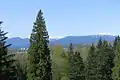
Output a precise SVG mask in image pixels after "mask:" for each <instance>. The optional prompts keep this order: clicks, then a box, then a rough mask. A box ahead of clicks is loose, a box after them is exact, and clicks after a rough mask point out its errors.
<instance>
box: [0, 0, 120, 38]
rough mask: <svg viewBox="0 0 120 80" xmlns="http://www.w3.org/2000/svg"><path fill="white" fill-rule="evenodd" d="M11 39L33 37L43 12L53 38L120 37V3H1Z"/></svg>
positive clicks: (35, 0) (1, 17) (29, 0)
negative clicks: (39, 12)
mask: <svg viewBox="0 0 120 80" xmlns="http://www.w3.org/2000/svg"><path fill="white" fill-rule="evenodd" d="M0 1H1V2H0V20H2V21H4V23H3V25H2V26H3V29H4V30H5V31H7V32H9V37H16V36H18V37H19V36H20V37H29V35H30V33H31V31H32V26H33V22H34V21H35V18H36V15H37V12H38V11H39V9H42V10H43V12H44V17H45V19H46V25H47V30H48V31H49V35H50V36H51V37H61V36H68V35H71V34H72V35H75V36H79V35H88V34H89V35H92V34H98V33H107V34H108V33H109V34H120V0H0Z"/></svg>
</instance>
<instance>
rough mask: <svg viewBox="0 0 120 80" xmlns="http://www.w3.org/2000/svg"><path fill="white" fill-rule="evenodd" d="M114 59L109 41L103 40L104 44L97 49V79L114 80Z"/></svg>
mask: <svg viewBox="0 0 120 80" xmlns="http://www.w3.org/2000/svg"><path fill="white" fill-rule="evenodd" d="M113 59H114V52H113V48H112V47H111V46H110V45H109V44H108V42H107V41H103V42H102V45H101V46H100V47H98V49H97V59H96V61H97V70H96V72H97V74H96V77H97V80H112V77H111V75H112V67H113V66H114V63H113Z"/></svg>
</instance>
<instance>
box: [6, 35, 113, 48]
mask: <svg viewBox="0 0 120 80" xmlns="http://www.w3.org/2000/svg"><path fill="white" fill-rule="evenodd" d="M100 38H101V39H102V40H107V41H109V42H112V41H114V39H115V36H112V35H88V36H66V37H64V38H60V39H50V44H51V45H53V46H54V45H56V44H60V45H62V46H68V45H69V44H70V43H73V44H82V45H86V44H91V43H96V42H97V41H98V40H99V39H100ZM7 44H12V45H11V48H28V47H29V39H28V38H20V37H14V38H9V39H8V40H7Z"/></svg>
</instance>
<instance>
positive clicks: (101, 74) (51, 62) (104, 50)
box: [0, 10, 120, 80]
mask: <svg viewBox="0 0 120 80" xmlns="http://www.w3.org/2000/svg"><path fill="white" fill-rule="evenodd" d="M0 24H2V22H0ZM6 34H7V33H5V32H4V31H2V30H1V29H0V80H120V37H119V36H118V37H116V38H115V41H114V42H113V43H110V42H107V41H105V40H102V39H100V40H99V41H98V43H97V44H92V45H91V46H90V47H89V50H87V49H86V51H87V52H88V55H87V58H86V59H83V58H84V57H83V56H81V55H82V54H84V53H83V52H80V50H78V49H75V48H74V47H73V45H72V43H71V44H70V45H69V47H68V49H62V48H61V47H60V46H57V47H58V48H56V49H54V48H51V46H49V36H48V32H47V30H46V25H45V20H44V18H43V13H42V11H41V10H40V11H39V12H38V15H37V17H36V21H35V22H34V25H33V29H32V33H31V37H30V47H29V49H28V52H27V54H26V53H24V55H23V54H22V57H20V56H21V54H13V53H12V54H11V53H9V52H8V47H9V46H10V44H6V39H7V37H6V36H5V35H6ZM59 53H61V54H60V55H59ZM21 62H22V63H21Z"/></svg>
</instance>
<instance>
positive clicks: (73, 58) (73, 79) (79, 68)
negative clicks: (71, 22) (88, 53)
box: [68, 44, 85, 80]
mask: <svg viewBox="0 0 120 80" xmlns="http://www.w3.org/2000/svg"><path fill="white" fill-rule="evenodd" d="M69 52H71V53H69V55H70V58H69V76H68V77H69V80H85V75H84V64H83V59H82V58H81V56H80V53H79V52H75V53H74V52H73V47H72V44H70V46H69Z"/></svg>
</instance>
